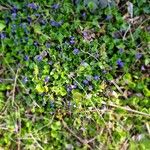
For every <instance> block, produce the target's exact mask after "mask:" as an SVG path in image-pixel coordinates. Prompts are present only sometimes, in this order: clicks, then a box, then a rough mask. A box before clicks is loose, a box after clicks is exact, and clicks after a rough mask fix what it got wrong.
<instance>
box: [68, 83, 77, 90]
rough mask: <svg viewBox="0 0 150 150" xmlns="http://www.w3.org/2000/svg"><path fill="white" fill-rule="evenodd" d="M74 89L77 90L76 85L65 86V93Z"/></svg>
mask: <svg viewBox="0 0 150 150" xmlns="http://www.w3.org/2000/svg"><path fill="white" fill-rule="evenodd" d="M76 88H77V85H76V84H71V85H69V86H67V91H68V92H71V91H72V90H73V89H76Z"/></svg>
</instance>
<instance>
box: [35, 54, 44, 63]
mask: <svg viewBox="0 0 150 150" xmlns="http://www.w3.org/2000/svg"><path fill="white" fill-rule="evenodd" d="M35 59H36V60H37V61H39V62H40V61H42V59H43V57H42V56H41V55H37V56H35Z"/></svg>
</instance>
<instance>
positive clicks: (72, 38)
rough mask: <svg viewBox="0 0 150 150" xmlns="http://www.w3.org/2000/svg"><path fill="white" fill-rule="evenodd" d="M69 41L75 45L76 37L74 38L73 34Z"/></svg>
mask: <svg viewBox="0 0 150 150" xmlns="http://www.w3.org/2000/svg"><path fill="white" fill-rule="evenodd" d="M69 43H70V44H71V45H73V44H74V43H75V38H74V36H71V37H70V41H69Z"/></svg>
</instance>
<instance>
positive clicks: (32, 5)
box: [27, 3, 38, 10]
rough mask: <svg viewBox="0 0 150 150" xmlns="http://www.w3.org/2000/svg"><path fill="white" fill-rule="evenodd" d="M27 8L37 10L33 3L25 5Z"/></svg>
mask: <svg viewBox="0 0 150 150" xmlns="http://www.w3.org/2000/svg"><path fill="white" fill-rule="evenodd" d="M27 7H28V8H31V9H35V10H36V9H37V8H38V6H37V5H36V4H35V3H29V4H28V5H27Z"/></svg>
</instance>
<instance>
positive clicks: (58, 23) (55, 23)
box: [50, 20, 62, 27]
mask: <svg viewBox="0 0 150 150" xmlns="http://www.w3.org/2000/svg"><path fill="white" fill-rule="evenodd" d="M50 24H51V26H53V27H60V26H61V24H62V22H61V21H60V22H56V21H54V20H51V21H50Z"/></svg>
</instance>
